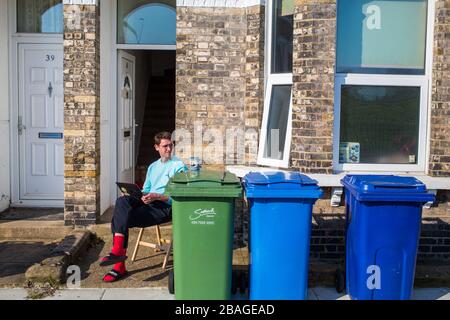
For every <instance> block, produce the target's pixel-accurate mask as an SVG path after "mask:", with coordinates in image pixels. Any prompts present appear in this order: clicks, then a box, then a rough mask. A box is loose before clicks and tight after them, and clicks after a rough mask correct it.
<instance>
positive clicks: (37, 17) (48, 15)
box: [17, 0, 64, 33]
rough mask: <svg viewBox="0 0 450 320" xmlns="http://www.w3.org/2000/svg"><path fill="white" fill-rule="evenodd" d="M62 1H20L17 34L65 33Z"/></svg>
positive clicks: (18, 4)
mask: <svg viewBox="0 0 450 320" xmlns="http://www.w3.org/2000/svg"><path fill="white" fill-rule="evenodd" d="M63 30H64V14H63V4H62V0H18V1H17V32H20V33H63Z"/></svg>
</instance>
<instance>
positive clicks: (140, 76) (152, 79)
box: [129, 50, 175, 184]
mask: <svg viewBox="0 0 450 320" xmlns="http://www.w3.org/2000/svg"><path fill="white" fill-rule="evenodd" d="M129 52H130V53H131V54H133V55H134V56H135V57H136V66H135V70H136V73H135V74H136V79H135V81H136V86H135V88H136V95H135V97H136V101H135V103H136V123H137V125H138V126H137V128H136V147H135V150H136V154H135V159H136V167H135V181H136V183H138V184H143V183H144V181H145V176H146V174H147V169H148V166H149V165H150V164H151V163H153V162H154V161H156V160H158V159H159V155H158V153H157V152H156V150H155V148H154V147H153V145H154V136H155V134H156V133H158V132H161V131H169V132H173V131H174V130H175V51H161V50H155V51H143V50H136V51H129Z"/></svg>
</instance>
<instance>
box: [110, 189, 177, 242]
mask: <svg viewBox="0 0 450 320" xmlns="http://www.w3.org/2000/svg"><path fill="white" fill-rule="evenodd" d="M171 220H172V206H170V205H169V204H167V203H166V202H163V201H154V202H152V203H150V204H145V203H143V202H142V201H141V200H140V199H138V198H133V197H129V196H125V197H120V198H119V199H117V201H116V207H115V209H114V216H113V218H112V221H111V231H112V233H113V234H115V233H121V234H123V235H124V236H125V239H124V240H125V241H124V248H127V247H128V229H129V228H146V227H151V226H154V225H157V224H162V223H166V222H169V221H171Z"/></svg>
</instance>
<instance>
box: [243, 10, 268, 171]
mask: <svg viewBox="0 0 450 320" xmlns="http://www.w3.org/2000/svg"><path fill="white" fill-rule="evenodd" d="M264 30H265V7H264V6H253V7H249V8H247V50H246V52H245V59H246V61H245V71H246V88H245V90H246V92H245V109H244V116H245V128H246V129H252V130H253V132H254V133H256V134H251V133H249V136H248V137H247V138H248V142H247V145H246V148H247V152H246V158H245V164H246V165H256V161H257V158H258V144H259V140H258V139H259V137H258V135H259V132H260V129H261V122H262V114H263V109H264V40H265V32H264Z"/></svg>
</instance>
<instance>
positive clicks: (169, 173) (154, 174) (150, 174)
mask: <svg viewBox="0 0 450 320" xmlns="http://www.w3.org/2000/svg"><path fill="white" fill-rule="evenodd" d="M183 171H185V172H186V171H187V167H186V165H185V164H184V163H183V161H181V160H180V159H179V158H177V157H172V158H171V159H170V160H169V161H166V162H164V163H163V162H162V161H161V159H159V160H158V161H155V162H153V163H152V164H151V165H150V166H149V167H148V170H147V176H146V178H145V183H144V188H143V189H142V192H143V193H158V194H161V195H162V194H164V191H165V190H166V186H167V183H169V179H170V178H172V177H173V176H174V175H175V174H177V173H179V172H183ZM168 203H169V204H172V200H171V199H170V198H169V201H168Z"/></svg>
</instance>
